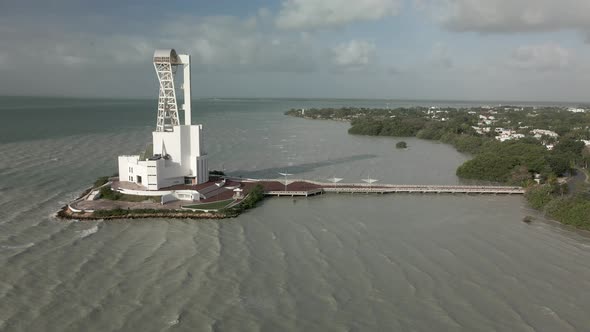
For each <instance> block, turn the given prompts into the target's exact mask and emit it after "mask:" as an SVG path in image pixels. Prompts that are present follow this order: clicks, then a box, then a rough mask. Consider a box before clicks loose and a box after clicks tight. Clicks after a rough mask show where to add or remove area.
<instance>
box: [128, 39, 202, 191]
mask: <svg viewBox="0 0 590 332" xmlns="http://www.w3.org/2000/svg"><path fill="white" fill-rule="evenodd" d="M153 60H154V68H155V69H156V74H157V75H158V80H159V82H160V93H159V99H158V117H157V122H156V130H155V131H154V132H152V146H153V153H151V154H149V155H145V156H139V155H132V156H119V180H120V181H127V182H133V183H136V184H138V185H140V186H142V187H144V188H145V189H147V190H158V189H160V188H164V187H169V186H173V185H178V184H200V183H204V182H207V181H209V169H208V162H207V154H206V153H205V149H204V147H203V126H202V125H193V124H192V123H191V77H190V56H189V55H188V54H176V51H174V50H170V49H168V50H156V52H155V53H154V59H153ZM178 67H182V68H183V80H184V84H183V85H182V89H183V90H184V104H183V105H182V110H183V111H184V125H181V124H180V119H179V114H178V109H179V108H178V104H177V100H176V87H175V85H174V77H175V73H176V69H177V68H178Z"/></svg>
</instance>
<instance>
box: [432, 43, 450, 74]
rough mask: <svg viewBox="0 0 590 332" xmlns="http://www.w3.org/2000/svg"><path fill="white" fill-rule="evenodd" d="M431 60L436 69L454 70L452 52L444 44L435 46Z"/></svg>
mask: <svg viewBox="0 0 590 332" xmlns="http://www.w3.org/2000/svg"><path fill="white" fill-rule="evenodd" d="M430 60H431V63H432V64H433V65H434V66H435V67H440V68H445V69H448V68H452V67H453V65H454V63H453V58H452V57H451V51H450V50H449V48H448V47H447V45H445V44H443V43H436V44H434V47H433V48H432V54H431V56H430Z"/></svg>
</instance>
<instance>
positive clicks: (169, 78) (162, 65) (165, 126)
mask: <svg viewBox="0 0 590 332" xmlns="http://www.w3.org/2000/svg"><path fill="white" fill-rule="evenodd" d="M175 65H176V64H173V63H172V62H171V58H166V57H160V58H154V68H155V69H156V74H157V75H158V80H159V81H160V94H159V98H158V120H157V124H156V131H172V130H173V126H178V125H179V120H178V104H177V102H176V89H175V87H174V72H173V69H175V68H173V66H175Z"/></svg>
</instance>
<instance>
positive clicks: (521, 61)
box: [508, 43, 573, 71]
mask: <svg viewBox="0 0 590 332" xmlns="http://www.w3.org/2000/svg"><path fill="white" fill-rule="evenodd" d="M572 57H573V53H572V51H571V50H569V49H566V48H563V47H561V46H559V45H557V44H554V43H547V44H541V45H527V46H521V47H518V48H517V49H515V50H514V51H513V52H512V55H511V58H510V60H509V61H508V66H509V67H511V68H518V69H525V70H535V71H553V70H560V69H563V68H566V67H568V66H569V65H570V64H571V62H572Z"/></svg>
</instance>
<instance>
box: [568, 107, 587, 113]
mask: <svg viewBox="0 0 590 332" xmlns="http://www.w3.org/2000/svg"><path fill="white" fill-rule="evenodd" d="M568 111H570V112H572V113H586V110H585V109H583V108H575V107H572V108H570V109H568Z"/></svg>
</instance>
